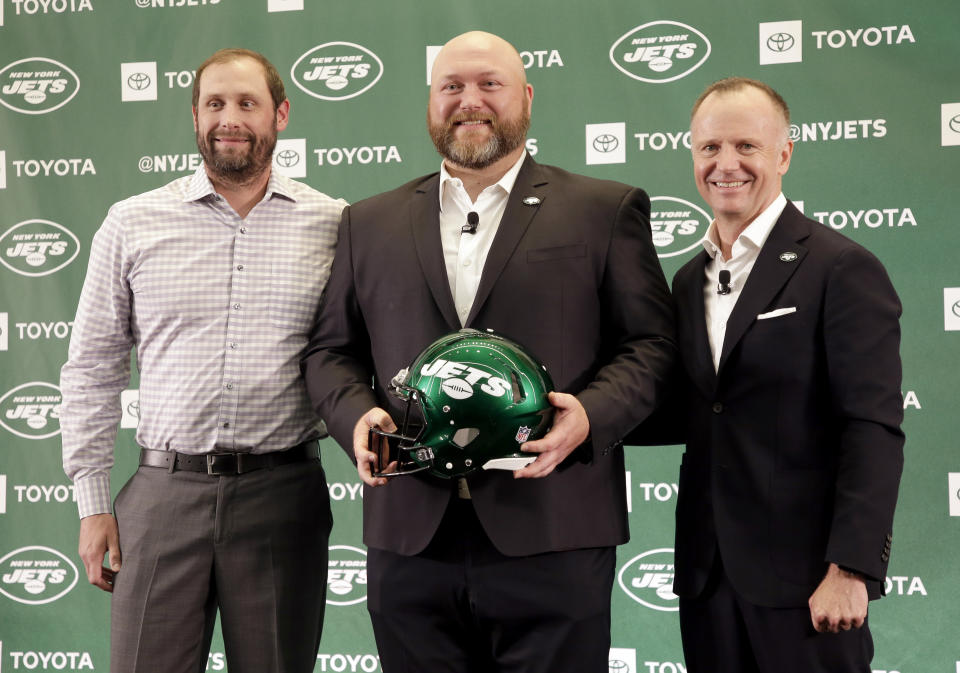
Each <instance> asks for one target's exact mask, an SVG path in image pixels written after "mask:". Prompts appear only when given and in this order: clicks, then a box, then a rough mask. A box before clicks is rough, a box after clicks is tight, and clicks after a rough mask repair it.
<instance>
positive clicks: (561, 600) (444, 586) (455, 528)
mask: <svg viewBox="0 0 960 673" xmlns="http://www.w3.org/2000/svg"><path fill="white" fill-rule="evenodd" d="M615 556H616V554H615V549H614V548H613V547H604V548H596V549H576V550H572V551H563V552H551V553H545V554H537V555H534V556H523V557H511V556H504V555H503V554H501V553H500V552H499V551H497V549H496V548H495V547H494V546H493V544H492V543H491V542H490V539H489V538H488V537H487V535H486V533H484V531H483V527H482V526H481V524H480V522H479V521H478V520H477V517H476V514H475V513H474V510H473V505H472V504H471V503H470V501H469V500H460V499H458V498H456V497H454V498H453V502H452V503H451V504H450V506H449V507H448V509H447V512H446V513H445V515H444V518H443V521H442V523H441V524H440V528H439V530H438V531H437V534H436V536H435V537H434V539H433V541H432V542H431V543H430V545H429V546H428V547H427V549H425V550H424V551H423V552H422V553H421V554H418V555H416V556H401V555H399V554H394V553H392V552H388V551H384V550H382V549H373V548H371V549H369V553H368V558H367V581H368V587H367V589H368V594H367V602H368V609H369V611H370V618H371V621H372V622H373V631H374V635H375V637H376V641H377V649H378V650H379V652H380V660H381V662H382V664H383V670H385V671H390V673H492V672H495V671H497V672H504V673H506V672H516V673H520V672H523V673H540V672H542V673H565V672H568V671H569V673H607V670H608V657H609V650H610V591H611V588H612V586H613V575H614V569H615V564H616V559H615Z"/></svg>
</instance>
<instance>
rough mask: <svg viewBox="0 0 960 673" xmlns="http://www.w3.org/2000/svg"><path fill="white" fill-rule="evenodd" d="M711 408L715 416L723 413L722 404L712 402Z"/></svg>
mask: <svg viewBox="0 0 960 673" xmlns="http://www.w3.org/2000/svg"><path fill="white" fill-rule="evenodd" d="M712 408H713V413H715V414H719V413H723V404H722V403H720V402H714V403H713V407H712Z"/></svg>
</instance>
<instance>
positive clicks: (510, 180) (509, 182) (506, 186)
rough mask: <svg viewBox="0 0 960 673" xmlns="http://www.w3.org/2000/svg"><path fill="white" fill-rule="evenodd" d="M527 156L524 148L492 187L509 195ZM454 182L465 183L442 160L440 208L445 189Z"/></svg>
mask: <svg viewBox="0 0 960 673" xmlns="http://www.w3.org/2000/svg"><path fill="white" fill-rule="evenodd" d="M526 158H527V150H526V149H524V150H523V152H521V153H520V158H519V159H517V162H516V163H515V164H514V165H513V166H511V167H510V170H508V171H507V172H506V173H504V174H503V177H502V178H500V179H499V180H497V181H496V182H495V183H494V184H493V185H491V187H493V186H498V187H500V188H501V189H502V190H503V191H504V192H506V193H507V195H509V194H510V192H511V191H512V190H513V185H514V183H515V182H516V181H517V175H519V174H520V167H521V166H523V161H524V159H526ZM453 184H463V183H462V182H461V181H460V178H455V177H453V176H452V175H450V172H449V171H448V170H447V166H446V162H443V161H441V162H440V210H443V194H444V190H446V189H447V186H448V185H451V186H452V185H453ZM487 189H490V187H487Z"/></svg>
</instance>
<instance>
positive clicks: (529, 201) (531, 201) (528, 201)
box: [523, 196, 540, 206]
mask: <svg viewBox="0 0 960 673" xmlns="http://www.w3.org/2000/svg"><path fill="white" fill-rule="evenodd" d="M523 205H525V206H539V205H540V199H538V198H537V197H536V196H527V197H524V199H523Z"/></svg>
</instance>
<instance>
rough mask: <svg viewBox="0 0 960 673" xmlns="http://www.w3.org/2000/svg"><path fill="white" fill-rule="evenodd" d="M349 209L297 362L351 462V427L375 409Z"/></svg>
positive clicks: (320, 412)
mask: <svg viewBox="0 0 960 673" xmlns="http://www.w3.org/2000/svg"><path fill="white" fill-rule="evenodd" d="M351 239H352V232H351V227H350V207H349V206H348V207H347V208H345V209H344V210H343V214H342V215H341V218H340V232H339V238H338V240H337V250H336V254H335V256H334V260H333V267H332V269H331V271H330V280H329V281H328V282H327V285H326V288H325V289H324V293H323V299H322V301H321V304H320V311H319V316H318V318H317V324H316V325H315V326H314V330H313V333H312V334H311V337H310V343H309V344H308V345H307V349H306V351H305V355H304V357H303V359H302V360H301V363H300V368H301V370H302V371H303V376H304V380H305V381H306V385H307V392H308V394H309V395H310V401H311V403H312V405H313V408H314V410H315V411H316V412H317V414H318V415H319V416H320V418H322V419H323V420H324V422H325V423H326V425H327V429H328V431H329V432H330V434H331V435H332V436H333V438H334V439H335V440H336V441H337V443H338V444H340V446H341V447H342V448H343V449H344V451H346V453H347V455H348V456H349V457H350V459H351V460H355V458H354V454H353V428H354V426H355V425H356V423H357V421H358V420H359V419H360V417H361V416H363V414H365V413H366V412H367V411H368V410H369V409H370V408H371V407H374V406H376V405H377V400H376V396H375V395H374V392H373V389H372V386H371V382H372V380H373V364H372V360H371V356H370V338H369V336H368V334H367V329H366V325H365V323H364V319H363V314H362V313H361V311H360V306H359V304H358V302H357V292H356V287H355V285H354V271H353V244H352V240H351Z"/></svg>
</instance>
